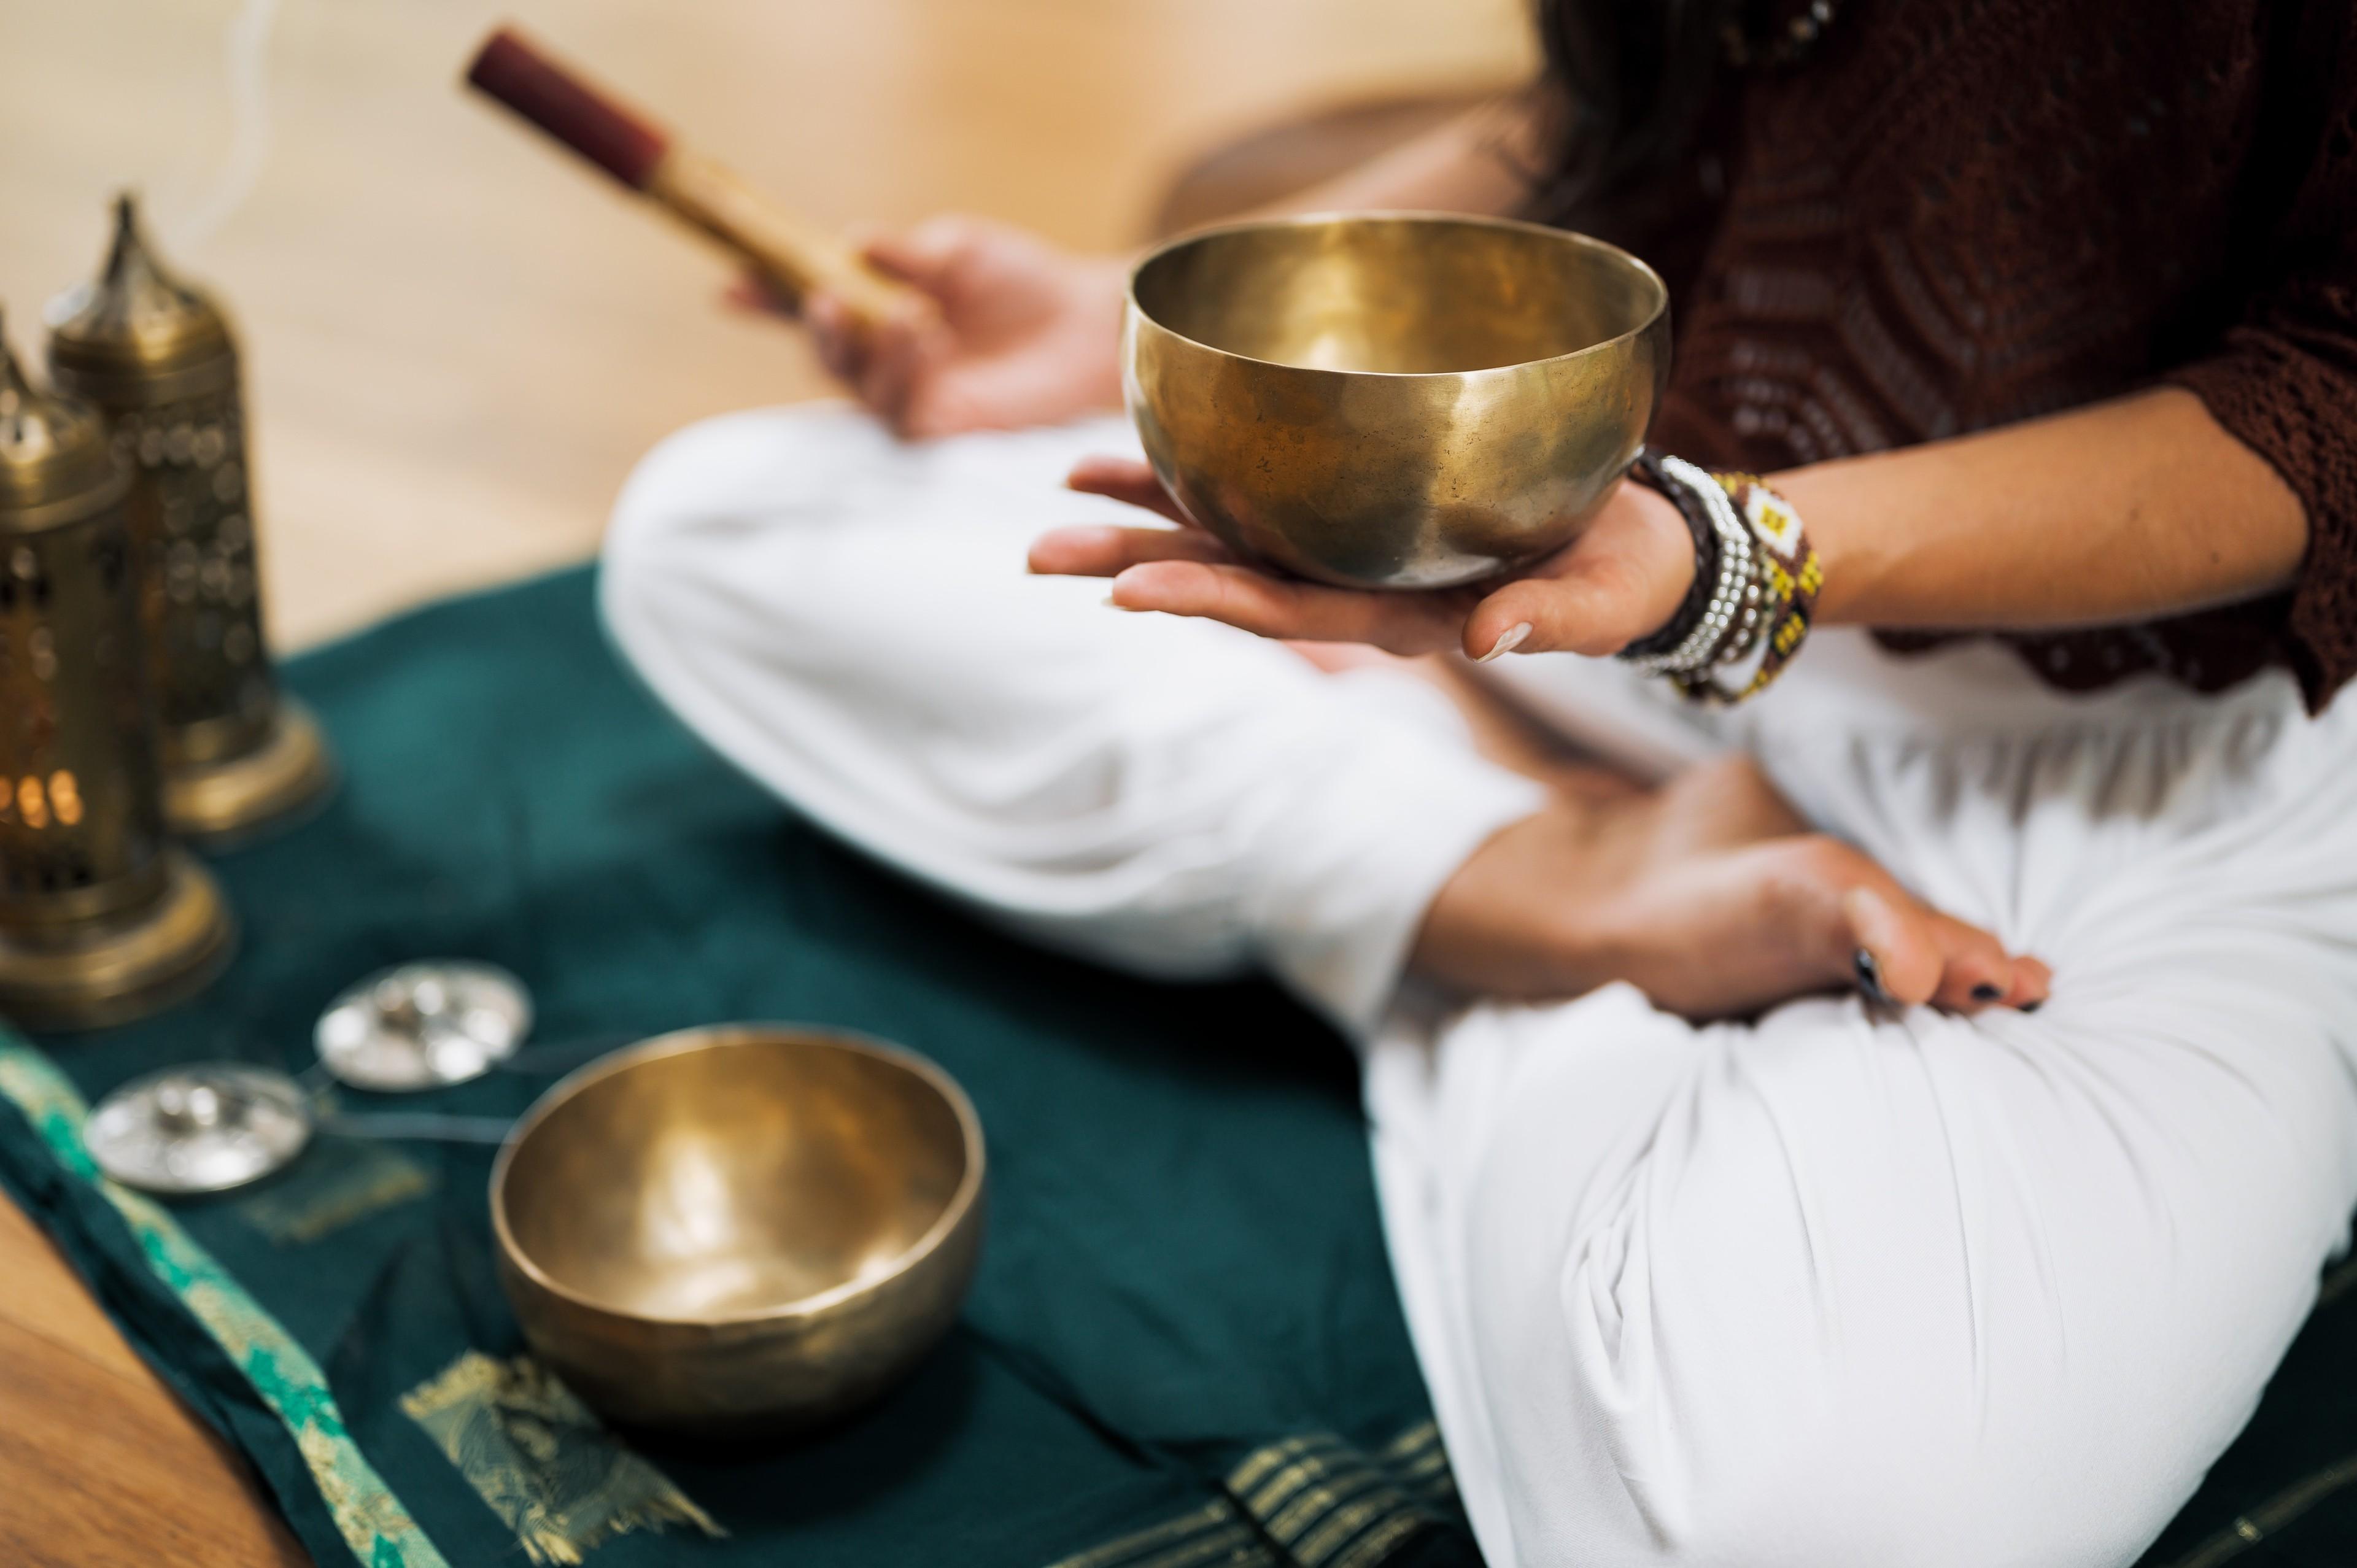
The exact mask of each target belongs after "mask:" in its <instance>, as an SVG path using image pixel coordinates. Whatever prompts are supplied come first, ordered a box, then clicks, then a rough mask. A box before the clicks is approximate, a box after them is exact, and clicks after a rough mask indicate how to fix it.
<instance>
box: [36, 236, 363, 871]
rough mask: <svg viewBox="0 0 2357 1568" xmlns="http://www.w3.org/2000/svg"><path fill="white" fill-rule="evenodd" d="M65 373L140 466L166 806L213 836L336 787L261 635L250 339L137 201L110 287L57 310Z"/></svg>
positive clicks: (170, 816) (53, 309) (240, 831)
mask: <svg viewBox="0 0 2357 1568" xmlns="http://www.w3.org/2000/svg"><path fill="white" fill-rule="evenodd" d="M49 325H50V337H49V367H50V373H51V379H52V380H53V381H54V382H55V383H56V385H57V387H58V389H59V391H61V392H70V393H72V394H74V395H76V396H78V397H82V398H86V399H88V400H89V401H90V402H91V403H96V404H97V405H98V406H99V408H100V409H101V410H102V411H103V412H104V413H105V414H106V416H107V419H108V421H109V423H111V424H113V428H114V441H115V446H116V449H117V451H118V452H120V453H121V454H122V455H123V456H125V457H126V458H127V459H128V460H129V461H130V462H131V464H132V466H133V482H132V494H131V508H132V521H133V531H134V534H135V539H136V547H137V559H138V570H139V574H140V577H141V582H142V592H143V596H144V599H145V607H144V610H145V616H146V618H147V646H148V656H149V660H150V662H151V664H152V666H153V669H154V673H155V686H156V709H157V722H158V724H159V725H160V726H161V730H160V734H161V741H162V750H163V766H164V806H165V815H166V817H167V820H168V821H169V822H170V823H171V825H172V829H173V831H174V832H178V833H179V834H181V835H183V836H185V837H188V838H192V839H197V840H213V841H219V840H223V839H231V838H237V837H242V836H244V835H245V834H247V833H249V832H254V831H257V830H259V829H262V828H264V827H266V826H269V825H272V824H274V823H277V822H284V821H285V820H286V819H288V818H290V817H292V816H295V815H296V814H298V813H299V812H301V811H303V810H304V808H306V807H307V806H309V805H311V804H313V803H314V802H316V801H317V800H318V799H319V798H320V797H321V795H322V794H323V792H324V791H326V790H327V789H328V788H329V787H330V786H331V785H332V784H333V783H334V781H335V765H334V761H333V759H332V758H331V757H330V756H329V754H328V748H327V745H326V743H325V741H324V740H323V739H322V738H321V736H320V734H319V728H318V725H317V723H315V722H314V721H313V719H312V718H311V716H310V714H307V713H306V712H305V711H304V710H303V708H302V707H301V706H300V704H298V703H294V702H292V701H290V700H289V699H287V698H285V696H283V695H282V694H281V693H280V692H279V690H278V682H277V680H276V678H275V676H274V674H273V672H272V670H271V664H270V652H269V650H268V649H267V647H265V646H264V641H263V634H262V596H261V590H260V584H259V580H258V575H257V573H256V570H255V558H254V525H253V478H252V473H251V470H250V469H249V468H248V467H247V465H246V451H245V412H244V403H243V400H242V396H241V395H240V392H239V388H238V363H237V345H236V343H235V341H234V340H233V339H232V338H231V336H230V330H229V324H228V322H227V321H226V320H225V319H223V317H222V316H221V311H220V310H219V309H217V308H216V307H215V306H214V305H213V303H212V302H211V301H210V299H208V298H206V297H205V295H202V294H200V293H199V292H198V291H196V290H195V289H192V288H189V287H188V286H187V285H184V284H182V283H180V282H179V281H178V280H177V279H176V278H174V277H173V276H171V274H168V273H167V272H166V271H165V270H164V269H163V267H162V266H160V265H159V264H158V263H156V258H155V255H154V252H152V251H151V250H150V249H149V248H148V245H147V242H146V240H145V237H144V236H143V235H142V234H141V232H140V229H139V220H138V214H137V211H136V210H135V207H134V205H133V202H132V199H131V198H130V197H128V196H124V197H122V198H120V199H118V200H117V201H116V203H115V225H114V242H113V246H112V247H111V248H110V250H109V251H108V253H107V257H106V265H105V268H104V270H103V271H102V273H101V274H100V275H99V277H98V279H97V281H96V282H94V283H91V284H86V285H82V286H81V287H79V288H76V289H72V290H70V291H69V292H67V293H66V294H64V295H59V298H58V299H57V300H56V301H55V302H54V303H52V305H51V306H50V307H49Z"/></svg>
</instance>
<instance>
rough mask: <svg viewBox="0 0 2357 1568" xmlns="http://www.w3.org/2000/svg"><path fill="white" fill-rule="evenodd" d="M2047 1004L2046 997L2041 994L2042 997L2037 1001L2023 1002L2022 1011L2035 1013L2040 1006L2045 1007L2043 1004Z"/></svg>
mask: <svg viewBox="0 0 2357 1568" xmlns="http://www.w3.org/2000/svg"><path fill="white" fill-rule="evenodd" d="M2045 1005H2046V998H2044V997H2043V996H2041V997H2040V998H2039V999H2038V1000H2037V1001H2035V1002H2025V1003H2023V1004H2021V1011H2022V1012H2024V1013H2035V1012H2037V1011H2038V1010H2039V1009H2040V1007H2043V1006H2045Z"/></svg>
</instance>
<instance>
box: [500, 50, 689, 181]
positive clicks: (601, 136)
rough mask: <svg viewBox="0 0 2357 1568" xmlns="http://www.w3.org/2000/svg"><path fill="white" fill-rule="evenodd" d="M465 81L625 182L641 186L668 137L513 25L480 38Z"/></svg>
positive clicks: (663, 150)
mask: <svg viewBox="0 0 2357 1568" xmlns="http://www.w3.org/2000/svg"><path fill="white" fill-rule="evenodd" d="M467 81H468V85H470V86H472V87H473V88H475V89H476V90H477V91H479V92H483V93H485V94H487V95H489V96H490V97H492V98H496V99H498V100H499V101H500V102H501V103H504V104H506V105H507V106H508V107H509V108H511V109H512V110H514V111H515V112H516V113H519V114H521V115H522V116H523V117H524V118H525V119H527V120H529V121H531V122H532V123H533V124H535V125H537V126H539V127H540V128H541V129H542V130H544V131H545V132H547V133H548V134H550V135H552V136H554V137H555V138H556V139H557V140H558V141H560V142H562V143H564V144H565V145H566V146H568V147H571V148H572V149H573V150H574V151H575V152H576V153H579V154H580V155H581V156H583V157H585V158H587V159H588V160H589V161H590V162H591V163H593V164H596V165H597V166H598V167H599V168H601V169H604V170H605V171H606V172H607V173H608V174H610V175H612V176H613V177H615V178H616V179H619V180H620V181H621V182H622V183H623V184H624V185H627V186H629V187H630V188H631V189H632V190H644V189H645V188H646V185H647V177H649V176H650V175H651V174H653V173H654V171H655V166H656V165H657V164H660V163H661V162H662V156H663V154H664V153H665V152H666V151H667V150H669V148H670V145H671V138H670V137H669V136H666V135H664V134H662V132H661V131H659V130H657V129H656V128H655V127H654V126H652V125H651V124H648V123H647V122H646V121H644V120H642V119H640V117H639V116H637V115H636V114H633V113H630V111H629V110H627V109H625V108H623V107H622V106H621V105H620V104H619V103H617V102H614V101H613V100H612V99H610V98H608V97H607V96H606V95H605V94H604V93H602V92H600V91H597V89H596V88H594V87H592V86H590V85H589V84H588V83H587V82H586V81H582V80H581V79H580V78H579V77H577V76H576V75H574V74H573V73H572V72H571V71H569V70H565V68H564V67H563V66H561V65H559V64H557V63H556V62H555V61H554V60H553V59H549V58H548V57H547V56H546V55H544V54H543V53H541V52H540V51H539V50H538V49H536V48H533V47H532V45H530V44H528V43H526V42H525V41H524V39H523V37H522V34H520V33H518V32H517V31H516V30H515V29H514V28H513V27H501V28H500V30H499V31H498V32H496V33H493V34H492V35H491V36H490V38H487V39H485V40H484V42H483V47H482V49H481V51H480V52H479V53H478V54H477V55H476V56H475V63H474V64H473V65H471V66H469V67H468V69H467Z"/></svg>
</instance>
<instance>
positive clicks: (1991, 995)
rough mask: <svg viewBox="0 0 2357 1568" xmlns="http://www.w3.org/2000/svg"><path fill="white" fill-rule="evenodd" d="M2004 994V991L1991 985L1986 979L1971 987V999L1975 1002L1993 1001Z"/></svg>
mask: <svg viewBox="0 0 2357 1568" xmlns="http://www.w3.org/2000/svg"><path fill="white" fill-rule="evenodd" d="M2004 994H2005V993H2004V992H2003V991H2001V990H1999V989H1998V988H1997V987H1996V986H1994V985H1991V984H1990V983H1988V982H1987V981H1986V980H1984V981H1982V982H1981V983H1979V984H1978V985H1975V986H1974V987H1973V1000H1974V1001H1975V1002H1994V1001H1996V999H1997V998H1998V997H2000V996H2002V995H2004Z"/></svg>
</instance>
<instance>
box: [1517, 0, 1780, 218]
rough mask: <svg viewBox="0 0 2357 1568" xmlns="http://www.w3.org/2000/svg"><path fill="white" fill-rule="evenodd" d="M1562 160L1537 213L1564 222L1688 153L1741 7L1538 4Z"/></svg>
mask: <svg viewBox="0 0 2357 1568" xmlns="http://www.w3.org/2000/svg"><path fill="white" fill-rule="evenodd" d="M1537 10H1538V16H1537V20H1538V29H1539V41H1540V44H1541V46H1542V47H1543V48H1544V50H1545V53H1546V64H1547V84H1548V87H1549V88H1550V89H1551V91H1549V92H1548V94H1547V97H1546V101H1545V103H1544V108H1545V110H1546V113H1547V114H1548V116H1549V117H1550V119H1551V121H1552V124H1549V125H1548V126H1547V132H1546V136H1547V142H1548V144H1549V145H1551V146H1552V147H1553V148H1554V154H1553V156H1552V157H1551V159H1550V160H1549V162H1548V164H1547V166H1545V167H1544V168H1542V169H1540V170H1538V171H1537V173H1536V177H1535V178H1534V180H1533V182H1532V187H1531V211H1532V215H1533V216H1534V217H1538V218H1543V219H1546V220H1552V221H1556V222H1561V221H1563V220H1566V219H1567V218H1569V217H1571V216H1572V215H1573V214H1574V213H1575V212H1576V211H1577V209H1579V208H1581V207H1582V206H1584V205H1585V204H1587V203H1588V202H1591V201H1594V200H1597V199H1600V198H1604V197H1609V196H1611V195H1613V194H1615V193H1616V192H1618V191H1620V190H1621V189H1623V188H1626V187H1627V186H1629V185H1631V184H1632V183H1634V182H1635V181H1637V180H1640V179H1642V178H1644V177H1647V176H1648V175H1651V174H1653V173H1656V172H1658V171H1659V170H1660V169H1662V168H1663V166H1666V165H1668V164H1670V163H1671V162H1673V161H1674V160H1675V159H1676V158H1677V157H1678V156H1679V155H1680V154H1682V153H1683V152H1684V151H1685V150H1686V147H1687V145H1688V143H1689V142H1690V141H1691V140H1692V139H1693V135H1694V131H1695V124H1696V122H1697V121H1699V120H1700V118H1701V114H1702V108H1703V104H1704V102H1705V100H1706V97H1707V96H1708V94H1709V91H1710V87H1711V79H1712V77H1713V75H1714V74H1715V73H1716V71H1717V69H1718V60H1719V50H1720V35H1721V33H1722V31H1723V30H1724V28H1725V27H1726V26H1727V23H1728V21H1729V20H1731V19H1732V18H1733V17H1734V16H1735V15H1736V12H1737V4H1736V0H1537Z"/></svg>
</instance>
